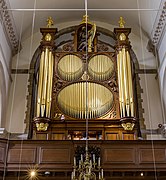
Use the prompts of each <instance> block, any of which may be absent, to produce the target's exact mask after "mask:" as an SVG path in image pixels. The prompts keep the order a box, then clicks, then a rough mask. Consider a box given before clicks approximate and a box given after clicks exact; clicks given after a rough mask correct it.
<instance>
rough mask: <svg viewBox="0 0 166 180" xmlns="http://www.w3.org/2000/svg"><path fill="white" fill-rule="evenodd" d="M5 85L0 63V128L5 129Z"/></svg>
mask: <svg viewBox="0 0 166 180" xmlns="http://www.w3.org/2000/svg"><path fill="white" fill-rule="evenodd" d="M5 107H6V83H5V74H4V70H3V66H2V63H1V62H0V127H5V119H6V118H5V117H6V108H5Z"/></svg>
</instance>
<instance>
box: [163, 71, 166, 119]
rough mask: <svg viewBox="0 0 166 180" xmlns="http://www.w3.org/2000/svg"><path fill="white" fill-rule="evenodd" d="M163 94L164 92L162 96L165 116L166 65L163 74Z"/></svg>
mask: <svg viewBox="0 0 166 180" xmlns="http://www.w3.org/2000/svg"><path fill="white" fill-rule="evenodd" d="M162 86H163V94H162V97H163V106H164V107H163V109H164V114H165V117H166V67H165V70H164V75H163V84H162Z"/></svg>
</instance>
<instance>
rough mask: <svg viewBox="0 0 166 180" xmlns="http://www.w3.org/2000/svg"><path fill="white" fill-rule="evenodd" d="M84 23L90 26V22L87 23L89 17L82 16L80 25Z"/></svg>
mask: <svg viewBox="0 0 166 180" xmlns="http://www.w3.org/2000/svg"><path fill="white" fill-rule="evenodd" d="M84 23H88V24H91V22H90V21H89V16H88V15H84V16H83V18H82V21H81V23H80V24H84Z"/></svg>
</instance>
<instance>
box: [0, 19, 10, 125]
mask: <svg viewBox="0 0 166 180" xmlns="http://www.w3.org/2000/svg"><path fill="white" fill-rule="evenodd" d="M10 61H11V49H10V46H9V44H8V41H7V39H6V34H5V31H4V28H3V25H2V22H1V21H0V94H1V95H0V96H1V102H0V112H1V114H0V127H6V125H5V124H6V121H7V119H6V106H7V101H8V91H9V86H10V83H11V77H10V70H9V66H10Z"/></svg>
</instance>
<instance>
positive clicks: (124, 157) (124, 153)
mask: <svg viewBox="0 0 166 180" xmlns="http://www.w3.org/2000/svg"><path fill="white" fill-rule="evenodd" d="M134 162H135V151H134V149H104V163H134Z"/></svg>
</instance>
